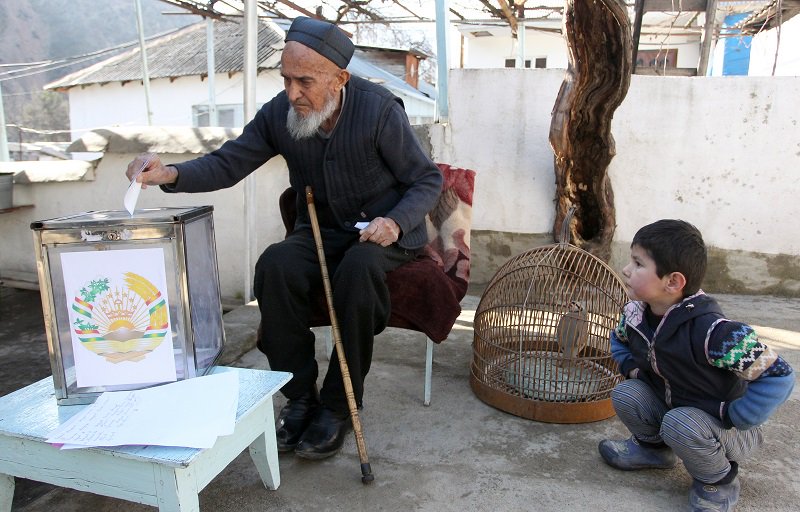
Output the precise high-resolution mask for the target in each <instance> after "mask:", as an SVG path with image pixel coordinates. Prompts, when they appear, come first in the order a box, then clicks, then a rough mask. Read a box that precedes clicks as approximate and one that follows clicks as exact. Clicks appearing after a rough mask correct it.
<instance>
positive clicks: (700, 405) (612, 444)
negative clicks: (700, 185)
mask: <svg viewBox="0 0 800 512" xmlns="http://www.w3.org/2000/svg"><path fill="white" fill-rule="evenodd" d="M705 271H706V247H705V244H704V243H703V237H702V235H701V234H700V232H699V231H698V230H697V228H695V227H694V226H692V225H691V224H689V223H687V222H684V221H680V220H660V221H658V222H654V223H653V224H650V225H647V226H645V227H643V228H641V229H640V230H639V231H638V232H637V233H636V235H635V236H634V238H633V242H632V243H631V260H630V263H628V265H626V266H625V268H624V269H623V270H622V274H623V276H624V280H625V285H626V287H627V289H628V294H629V295H630V298H631V299H632V301H631V302H629V303H628V304H626V305H625V308H624V311H623V315H622V320H621V321H620V324H619V326H618V327H617V329H616V330H615V331H614V332H612V333H611V353H612V356H613V357H614V359H615V360H616V361H617V364H618V365H619V368H620V372H621V373H622V374H623V375H624V376H625V377H627V379H626V380H624V381H623V382H621V383H620V384H618V385H617V387H616V388H614V390H613V391H612V393H611V400H612V403H613V405H614V409H615V410H616V412H617V415H618V416H619V419H620V420H622V422H623V423H624V424H625V426H626V427H627V428H628V430H630V432H631V433H632V434H633V435H632V436H631V437H630V438H629V439H626V440H620V441H617V440H610V439H606V440H603V441H601V442H600V445H599V447H598V448H599V450H600V455H601V456H602V457H603V460H605V462H606V463H607V464H609V465H610V466H612V467H615V468H617V469H622V470H636V469H648V468H671V467H673V466H675V464H676V462H677V458H680V459H681V460H682V461H683V464H684V466H685V467H686V469H687V471H689V473H690V474H691V476H692V478H693V481H692V486H691V489H690V491H689V506H690V509H691V510H715V511H726V510H733V509H734V507H735V505H736V501H737V499H738V497H739V487H740V484H739V479H738V478H737V471H738V463H739V462H741V461H742V460H744V459H745V458H747V456H748V455H750V454H751V453H752V452H754V451H755V450H756V449H757V448H758V447H760V446H761V444H762V442H763V434H762V430H761V426H760V425H761V424H762V423H764V422H765V421H767V419H768V418H769V417H770V416H771V415H772V413H773V412H775V410H776V409H777V408H778V406H779V405H781V404H782V403H783V402H784V401H785V400H786V399H787V398H788V397H789V395H790V394H791V392H792V388H793V387H794V380H795V377H794V373H793V371H792V368H791V366H789V364H788V363H787V362H786V361H784V360H783V359H782V358H781V357H780V356H778V355H777V354H776V353H775V352H773V351H772V350H771V349H770V348H769V347H767V346H766V345H764V344H763V343H761V342H760V341H759V340H758V337H757V336H756V333H755V332H754V331H753V329H752V328H751V327H750V326H748V325H745V324H742V323H739V322H734V321H731V320H728V319H726V318H725V317H724V316H723V314H722V311H721V310H720V307H719V305H718V304H717V303H716V301H715V300H714V299H712V298H711V297H709V296H708V295H705V294H704V293H703V291H702V290H700V284H701V282H702V280H703V276H704V275H705Z"/></svg>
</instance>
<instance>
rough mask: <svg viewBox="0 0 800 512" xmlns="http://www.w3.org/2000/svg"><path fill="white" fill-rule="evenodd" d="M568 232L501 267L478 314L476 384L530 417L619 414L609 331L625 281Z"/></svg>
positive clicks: (496, 402) (499, 403)
mask: <svg viewBox="0 0 800 512" xmlns="http://www.w3.org/2000/svg"><path fill="white" fill-rule="evenodd" d="M570 218H571V215H568V216H567V219H565V222H564V226H565V228H564V229H563V230H562V235H561V241H560V242H558V243H556V244H552V245H547V246H543V247H537V248H534V249H531V250H529V251H526V252H524V253H522V254H520V255H518V256H516V257H514V258H512V259H510V260H509V261H508V262H506V263H505V264H504V265H503V266H502V267H501V268H500V269H499V270H498V271H497V273H496V274H495V275H494V277H493V278H492V279H491V281H490V282H489V284H488V285H487V287H486V290H485V292H484V294H483V296H482V297H481V300H480V303H479V304H478V309H477V311H476V313H475V322H474V328H475V334H474V342H473V347H472V349H473V356H472V365H471V375H470V385H471V387H472V389H473V391H474V392H475V394H476V395H477V396H478V398H480V399H481V400H483V401H484V402H486V403H487V404H489V405H492V406H494V407H496V408H498V409H501V410H503V411H506V412H509V413H511V414H514V415H517V416H521V417H524V418H528V419H533V420H538V421H545V422H552V423H584V422H590V421H598V420H602V419H606V418H609V417H611V416H613V415H614V409H613V407H612V405H611V399H610V395H611V390H612V389H614V386H615V385H616V384H617V383H618V382H619V381H620V380H621V379H622V377H621V376H620V375H619V372H618V370H617V365H616V363H615V362H614V360H613V359H612V358H611V343H610V338H609V334H610V332H611V330H612V329H614V328H615V327H616V325H617V323H618V321H619V315H620V313H621V308H622V305H623V304H624V303H625V301H626V293H625V286H624V284H623V283H622V281H621V280H620V278H619V277H618V276H617V275H616V274H615V273H614V271H613V270H612V269H611V267H609V266H608V265H606V264H605V263H604V262H603V261H602V260H600V259H599V258H597V257H595V256H594V255H592V254H590V253H588V252H586V251H584V250H582V249H580V248H578V247H576V246H574V245H571V244H570V243H569V242H568V240H569V238H568V236H569V235H568V233H569V232H568V230H567V226H568V225H569V220H570Z"/></svg>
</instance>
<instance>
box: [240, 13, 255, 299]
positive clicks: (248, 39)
mask: <svg viewBox="0 0 800 512" xmlns="http://www.w3.org/2000/svg"><path fill="white" fill-rule="evenodd" d="M244 40H245V43H244V69H243V72H244V119H245V122H249V121H250V120H251V119H253V117H255V115H256V74H257V72H258V70H257V67H256V66H257V65H258V63H257V62H256V58H257V56H258V4H257V2H256V0H245V3H244ZM244 210H245V228H244V229H245V233H244V234H245V237H244V239H245V251H244V299H245V302H250V301H251V300H252V299H253V280H252V277H251V272H250V267H251V265H252V264H253V263H252V262H254V261H255V260H256V258H255V256H254V255H253V254H252V252H253V250H254V247H255V242H256V239H257V237H256V229H255V228H256V174H255V173H251V174H250V175H249V176H248V177H247V178H245V180H244Z"/></svg>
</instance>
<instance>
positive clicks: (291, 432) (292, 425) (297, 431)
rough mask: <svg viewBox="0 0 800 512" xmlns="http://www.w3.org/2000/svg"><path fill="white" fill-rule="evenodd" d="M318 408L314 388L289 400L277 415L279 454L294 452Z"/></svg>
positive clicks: (317, 399) (276, 435)
mask: <svg viewBox="0 0 800 512" xmlns="http://www.w3.org/2000/svg"><path fill="white" fill-rule="evenodd" d="M319 408H320V403H319V395H318V394H317V390H316V388H315V389H314V391H309V392H308V393H306V394H305V395H303V396H301V397H300V398H295V399H294V400H289V403H287V404H286V405H285V406H284V407H283V409H281V412H280V414H279V415H278V426H277V428H276V429H275V438H276V440H277V441H278V451H279V452H282V453H283V452H290V451H292V450H294V448H295V447H296V446H297V443H298V442H299V441H300V437H301V436H302V435H303V432H305V431H306V428H308V425H309V424H310V423H311V420H312V419H314V415H315V414H316V413H317V410H318V409H319Z"/></svg>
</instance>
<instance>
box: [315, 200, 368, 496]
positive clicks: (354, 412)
mask: <svg viewBox="0 0 800 512" xmlns="http://www.w3.org/2000/svg"><path fill="white" fill-rule="evenodd" d="M306 203H307V204H308V216H309V217H310V218H311V230H312V231H313V232H314V242H315V243H316V244H317V257H318V258H319V266H320V269H321V270H322V285H323V286H324V287H325V299H327V301H328V313H329V314H330V317H331V330H332V331H333V343H334V346H335V347H336V355H337V356H338V357H339V369H340V370H341V372H342V381H344V394H345V396H347V407H348V408H349V409H350V418H351V420H352V421H353V433H354V434H355V436H356V447H357V448H358V458H359V460H360V461H361V481H362V482H363V483H364V484H369V483H372V481H373V480H375V477H374V476H373V475H372V468H371V467H370V465H369V460H368V459H367V445H366V444H365V443H364V434H363V432H362V431H361V420H360V419H359V418H358V408H357V407H356V398H355V394H354V393H353V382H352V381H351V380H350V369H349V368H348V367H347V360H346V359H345V356H344V346H343V345H342V336H341V334H340V333H339V322H338V321H337V320H336V311H334V309H333V294H332V292H331V281H330V278H328V264H327V263H326V262H325V251H324V250H323V249H322V236H321V235H320V232H319V221H318V220H317V210H316V209H315V208H314V193H313V191H312V190H311V187H306Z"/></svg>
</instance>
